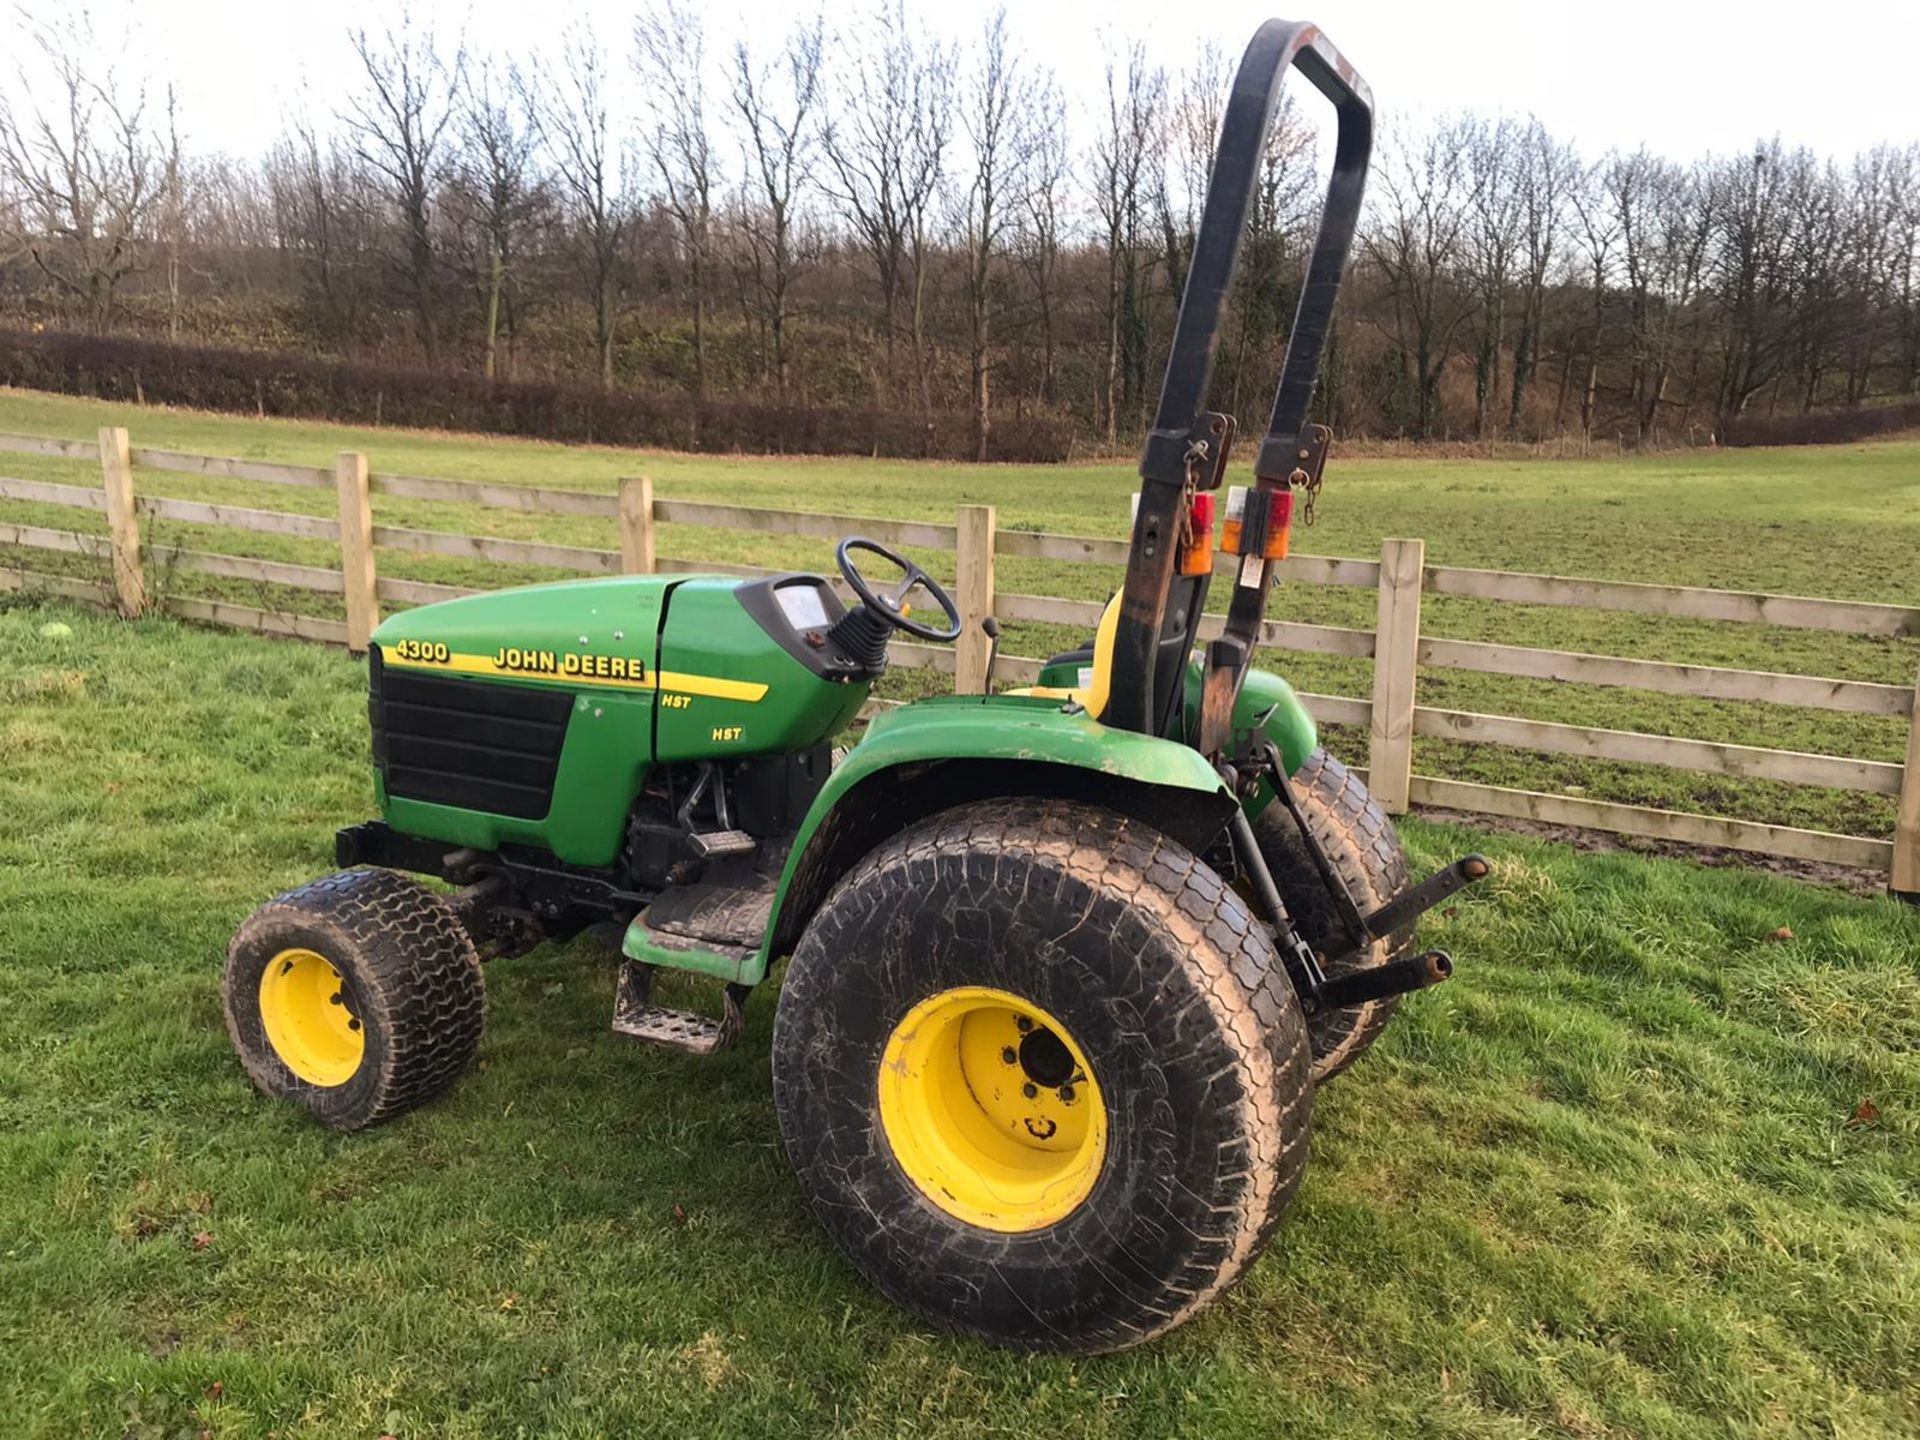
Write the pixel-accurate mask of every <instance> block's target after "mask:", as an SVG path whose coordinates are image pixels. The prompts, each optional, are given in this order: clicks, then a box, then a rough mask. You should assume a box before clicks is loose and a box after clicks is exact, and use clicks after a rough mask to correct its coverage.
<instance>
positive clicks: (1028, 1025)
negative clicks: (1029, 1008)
mask: <svg viewBox="0 0 1920 1440" xmlns="http://www.w3.org/2000/svg"><path fill="white" fill-rule="evenodd" d="M1013 1023H1014V1027H1015V1028H1016V1029H1017V1030H1019V1032H1020V1033H1021V1034H1022V1035H1024V1034H1026V1033H1027V1032H1028V1031H1029V1030H1031V1029H1033V1021H1031V1020H1029V1019H1028V1018H1027V1017H1026V1016H1024V1015H1022V1016H1021V1017H1020V1018H1019V1019H1017V1020H1015V1021H1014V1022H1013Z"/></svg>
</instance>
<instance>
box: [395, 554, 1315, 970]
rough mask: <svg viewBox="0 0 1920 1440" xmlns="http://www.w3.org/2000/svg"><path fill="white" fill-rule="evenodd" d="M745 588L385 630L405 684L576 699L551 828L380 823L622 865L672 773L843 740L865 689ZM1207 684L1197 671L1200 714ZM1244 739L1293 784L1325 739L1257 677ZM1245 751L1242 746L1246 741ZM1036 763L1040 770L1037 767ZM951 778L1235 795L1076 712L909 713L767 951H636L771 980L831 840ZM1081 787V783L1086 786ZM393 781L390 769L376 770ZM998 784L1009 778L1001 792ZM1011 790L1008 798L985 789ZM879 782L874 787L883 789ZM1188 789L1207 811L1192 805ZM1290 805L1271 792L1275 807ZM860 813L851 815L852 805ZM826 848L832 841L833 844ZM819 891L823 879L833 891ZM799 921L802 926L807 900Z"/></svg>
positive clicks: (868, 749) (538, 821)
mask: <svg viewBox="0 0 1920 1440" xmlns="http://www.w3.org/2000/svg"><path fill="white" fill-rule="evenodd" d="M741 584H742V582H741V581H739V580H737V579H732V578H728V577H720V576H712V577H708V576H628V577H620V578H614V579H601V580H582V581H575V582H569V583H563V584H554V585H537V586H530V587H526V588H523V589H517V590H504V591H496V592H492V593H489V594H484V595H474V596H468V597H464V598H461V599H457V600H449V601H445V602H442V603H440V604H436V605H426V606H421V607H420V608H418V609H415V610H409V611H405V612H403V613H402V614H399V615H396V616H394V617H393V618H392V619H390V620H388V621H387V622H386V623H385V624H383V625H381V626H380V628H379V629H378V630H376V631H375V632H374V636H373V641H374V645H375V647H376V648H377V650H378V652H379V656H380V663H381V665H382V666H383V668H384V669H385V670H386V671H387V672H394V671H398V670H410V671H414V672H418V673H425V674H439V675H452V676H461V677H465V678H469V679H475V678H477V679H483V680H485V681H487V682H488V683H493V684H500V685H511V686H531V687H538V688H541V689H545V690H554V689H559V690H564V691H566V692H568V693H570V694H571V695H572V696H573V702H572V708H571V710H570V711H569V713H568V719H567V728H566V735H565V739H564V742H563V745H562V748H561V752H560V759H559V768H558V772H557V775H556V778H555V782H554V787H553V799H552V803H551V806H550V807H549V809H548V812H547V813H546V814H545V815H543V816H540V817H537V818H516V817H513V816H507V815H496V814H488V813H483V812H480V811H476V810H468V809H462V808H460V807H458V806H454V805H445V804H435V803H431V802H428V801H424V800H418V799H410V798H407V797H403V796H395V795H390V794H388V793H387V789H386V785H385V782H384V779H380V780H379V781H377V784H378V788H379V799H380V808H381V812H382V814H383V815H384V816H385V818H386V820H387V823H388V824H389V825H390V826H391V827H392V828H393V829H394V830H395V831H396V832H398V833H400V834H404V835H408V836H414V837H418V838H422V839H429V840H436V841H444V842H446V843H447V844H449V845H456V846H464V847H469V848H472V849H475V850H481V851H490V850H497V849H498V848H499V847H500V846H501V845H503V844H519V845H527V846H532V847H536V848H539V849H542V850H545V851H547V852H549V853H551V854H552V855H553V856H555V857H556V858H557V859H559V860H562V861H565V862H567V863H568V864H572V865H580V866H589V867H594V868H605V867H608V866H611V865H613V864H614V863H615V862H616V861H617V859H618V858H619V854H620V849H621V845H622V843H623V840H624V837H625V834H626V827H627V820H628V816H629V814H630V813H631V811H632V808H633V804H634V800H635V798H636V797H637V796H638V795H639V794H640V791H641V788H642V786H643V785H644V784H645V782H646V778H647V772H648V770H649V769H650V768H651V767H652V766H653V765H655V764H666V763H681V762H687V761H693V760H726V759H733V758H745V757H747V756H750V755H766V754H789V753H793V752H796V751H800V750H804V749H807V748H808V747H810V746H814V745H818V744H821V743H822V742H824V741H826V740H828V739H830V738H831V737H832V736H834V735H836V734H838V733H839V732H840V731H841V730H843V729H844V728H845V727H846V726H847V725H848V724H849V723H851V721H852V720H853V717H854V716H855V714H857V713H858V711H859V709H860V706H861V704H862V703H863V702H864V701H865V700H866V698H867V691H868V688H869V687H868V686H867V685H866V684H864V683H851V684H849V683H842V682H835V681H829V680H826V679H823V678H822V677H821V676H819V675H816V674H814V673H813V672H812V671H811V670H809V669H808V668H807V667H806V666H805V665H803V664H802V663H801V662H800V661H799V660H798V659H796V658H795V657H794V656H793V655H792V654H790V653H788V651H787V650H786V649H785V648H783V647H782V645H781V644H780V642H779V641H778V640H777V639H775V638H774V636H772V635H771V634H769V633H768V631H767V630H766V629H765V628H763V627H762V626H761V625H760V623H759V622H758V621H756V620H755V619H754V618H753V616H752V615H750V614H749V613H748V612H747V610H746V608H745V607H744V606H743V605H742V603H741V600H740V596H739V591H740V587H741ZM1078 668H1079V667H1078V664H1077V663H1074V662H1063V663H1061V664H1059V665H1054V666H1050V667H1048V669H1047V670H1046V671H1045V672H1043V674H1042V677H1041V683H1042V684H1043V685H1051V686H1058V687H1062V688H1070V687H1072V686H1073V685H1075V684H1076V683H1077V680H1078V675H1077V672H1078ZM1199 683H1200V676H1199V670H1198V668H1197V667H1194V668H1192V669H1191V670H1190V673H1189V676H1188V683H1187V697H1186V699H1187V706H1188V709H1189V712H1191V711H1192V709H1193V708H1194V707H1195V706H1196V705H1197V704H1198V697H1199ZM1235 720H1236V725H1237V727H1238V729H1239V731H1240V734H1241V735H1244V734H1245V733H1247V732H1249V731H1251V730H1252V729H1253V728H1254V727H1255V726H1256V725H1257V726H1259V727H1260V728H1261V729H1262V730H1263V731H1264V732H1265V734H1266V735H1267V736H1268V737H1269V738H1270V739H1272V740H1273V741H1274V743H1275V744H1276V745H1278V746H1279V748H1280V751H1281V754H1282V756H1283V758H1284V760H1285V763H1286V766H1287V769H1288V770H1289V772H1291V771H1293V770H1296V769H1298V768H1299V766H1300V765H1301V764H1302V763H1303V762H1304V761H1305V760H1306V758H1307V756H1308V754H1310V753H1311V752H1312V750H1313V747H1314V744H1315V743H1316V736H1315V730H1314V724H1313V719H1312V717H1311V716H1309V715H1308V714H1307V712H1306V710H1305V708H1304V707H1302V706H1301V704H1300V702H1299V700H1298V699H1297V698H1296V697H1295V695H1294V693H1293V690H1292V687H1291V686H1289V685H1288V684H1287V682H1286V681H1284V680H1282V679H1280V678H1279V677H1278V676H1277V675H1273V674H1270V673H1268V672H1266V671H1261V670H1255V671H1251V672H1250V673H1249V674H1248V676H1247V679H1246V683H1245V686H1244V688H1243V690H1242V693H1241V696H1240V700H1239V704H1238V706H1237V707H1236V710H1235ZM1238 738H1239V737H1236V739H1238ZM1028 766H1032V767H1034V769H1033V770H1032V771H1031V772H1029V771H1028V770H1027V769H1026V768H1025V767H1028ZM935 769H938V770H939V771H940V772H941V774H942V777H943V783H944V784H945V785H947V786H948V787H949V788H948V789H947V790H944V791H942V792H941V793H942V794H970V793H1000V794H1007V793H1047V794H1076V795H1095V796H1099V795H1111V796H1113V797H1115V798H1116V801H1117V800H1118V797H1119V796H1120V793H1121V791H1122V790H1126V791H1127V792H1128V793H1129V794H1131V795H1132V796H1133V797H1134V798H1133V803H1136V804H1137V803H1138V802H1139V797H1140V795H1141V794H1142V793H1146V792H1151V793H1152V794H1155V795H1157V796H1159V797H1160V802H1159V803H1161V805H1162V807H1163V809H1164V808H1165V807H1166V806H1173V807H1175V808H1174V809H1173V810H1171V811H1168V812H1167V813H1169V814H1171V815H1174V816H1176V817H1188V818H1190V817H1193V816H1199V815H1205V816H1210V817H1214V818H1213V819H1212V821H1211V823H1213V824H1215V825H1217V824H1218V823H1219V822H1218V818H1217V817H1218V815H1219V813H1220V811H1221V810H1222V809H1223V808H1224V809H1226V810H1227V811H1228V812H1229V813H1230V809H1231V805H1232V800H1231V798H1230V797H1229V796H1228V795H1227V792H1226V790H1225V788H1224V787H1223V786H1222V784H1221V782H1220V778H1219V776H1218V775H1217V774H1215V773H1214V770H1213V768H1212V766H1210V765H1209V764H1208V763H1207V761H1206V759H1205V758H1204V757H1203V756H1201V755H1200V754H1199V752H1197V751H1196V750H1194V749H1193V748H1192V747H1190V746H1188V745H1185V744H1183V743H1181V742H1179V741H1176V740H1163V739H1158V738H1155V737H1152V736H1147V735H1140V734H1136V733H1134V732H1132V731H1127V730H1117V729H1109V728H1108V727H1106V726H1104V725H1101V724H1100V723H1099V722H1098V721H1097V720H1095V719H1094V718H1093V717H1092V716H1090V715H1088V714H1086V713H1085V712H1084V711H1082V710H1080V709H1079V708H1078V707H1076V706H1073V705H1063V704H1062V703H1061V702H1060V701H1059V700H1057V699H1043V698H1039V697H1033V696H1015V695H997V696H993V697H990V698H983V697H980V696H943V697H939V698H935V699H928V700H921V701H918V702H915V703H914V704H911V705H905V706H902V707H900V708H899V709H896V710H892V711H889V712H887V713H886V714H883V715H882V716H880V717H879V718H878V719H876V720H875V721H874V722H873V723H872V724H871V725H870V726H868V728H867V732H866V734H865V736H864V737H863V738H862V740H861V742H860V743H859V744H858V745H857V746H855V747H854V748H853V750H852V751H851V752H850V753H849V754H848V756H847V758H846V759H845V761H844V762H843V763H842V764H841V765H840V766H839V767H838V768H836V769H835V770H834V772H833V774H832V775H831V776H830V777H829V778H828V780H827V783H826V785H825V787H824V788H823V789H822V790H821V791H820V793H819V795H818V796H816V797H815V799H814V801H813V804H812V805H811V807H810V808H809V810H808V812H807V815H806V818H805V819H804V820H803V821H802V822H801V824H800V827H799V829H798V831H797V832H796V834H795V836H794V841H793V847H792V850H791V852H790V853H789V855H788V857H787V863H786V868H785V870H784V872H783V873H782V876H781V880H780V887H779V890H778V891H777V893H776V897H775V901H774V908H773V914H772V918H771V921H770V923H769V925H768V928H767V931H766V934H765V936H764V937H763V938H762V941H761V944H760V947H759V950H758V952H757V953H754V954H752V955H749V956H739V955H725V954H720V953H711V954H709V953H706V952H700V951H688V950H685V949H683V948H678V947H676V948H674V949H671V950H662V949H658V948H656V947H655V946H653V945H652V944H651V943H650V942H649V940H648V938H647V932H646V929H645V926H644V925H643V924H640V923H639V922H636V923H635V924H634V926H633V927H632V928H631V929H630V931H629V933H628V937H627V943H626V947H625V948H626V951H627V953H628V954H629V955H631V956H634V957H635V958H638V959H644V960H647V961H649V962H652V963H656V964H668V965H674V966H678V967H680V968H683V969H693V970H700V971H703V972H706V973H709V974H714V975H719V976H721V977H722V978H725V979H728V980H737V981H741V982H744V983H747V984H754V983H757V982H758V981H760V980H761V979H763V978H764V977H765V975H766V971H767V967H768V965H769V964H770V963H771V962H772V961H773V960H774V959H775V958H776V956H775V953H774V952H775V950H776V947H780V948H784V947H782V946H781V940H782V925H783V921H784V922H785V923H786V929H787V930H788V931H790V932H791V931H794V928H795V926H796V925H798V924H799V923H801V922H803V921H804V919H805V918H806V915H807V914H809V913H810V907H811V905H812V904H815V903H817V902H818V899H819V898H820V897H819V895H818V894H817V893H815V891H817V890H818V883H814V884H813V885H812V886H811V888H809V889H808V893H807V894H806V895H805V896H803V897H802V898H801V899H800V900H799V901H798V902H795V901H794V895H793V887H794V881H795V877H796V875H797V874H800V873H802V872H803V870H804V868H805V867H806V866H807V865H808V864H809V862H812V863H813V864H814V866H815V869H816V870H817V869H818V866H819V863H820V860H821V855H822V854H831V853H834V852H832V851H831V849H830V848H829V849H828V850H823V851H820V852H819V853H813V850H812V847H814V846H815V843H816V841H822V830H823V827H827V826H828V823H829V821H830V820H831V821H833V822H835V827H836V834H837V835H838V836H840V837H842V841H841V843H844V835H845V833H846V831H847V829H848V828H849V825H850V824H852V822H853V821H854V820H855V819H857V820H859V821H860V822H862V823H865V822H867V821H870V820H871V819H872V818H873V817H872V816H870V815H867V814H865V813H861V814H859V815H858V816H855V815H853V814H852V813H851V812H855V811H859V812H864V811H866V810H867V809H869V808H870V807H872V806H874V805H876V804H878V803H880V797H881V796H882V795H888V796H891V797H892V798H890V799H889V800H888V801H887V803H888V804H890V805H893V806H895V807H898V806H900V805H901V804H902V803H903V801H902V799H901V798H900V797H901V796H902V795H903V794H905V795H912V794H913V791H914V787H916V786H919V785H921V784H922V783H923V781H922V777H923V776H925V775H927V774H929V773H931V772H932V771H933V770H935ZM1063 772H1071V776H1069V777H1067V778H1071V777H1072V776H1077V777H1078V778H1077V779H1074V780H1073V783H1072V785H1071V786H1063V785H1062V784H1061V783H1060V782H1061V780H1062V778H1063ZM376 773H378V772H376ZM989 777H991V778H989ZM976 779H977V780H978V782H979V785H981V786H989V785H998V786H999V787H1000V788H999V789H997V790H984V789H978V788H977V787H976V786H975V781H976ZM869 782H873V783H872V784H870V783H869ZM1181 793H1186V794H1188V795H1190V796H1192V801H1191V802H1186V801H1181V800H1179V798H1178V796H1179V795H1180V794H1181ZM1270 799H1271V795H1270V794H1262V795H1257V796H1255V797H1254V799H1253V800H1252V801H1251V802H1249V805H1248V808H1249V809H1250V810H1253V811H1257V810H1258V809H1259V808H1260V807H1261V806H1263V805H1264V804H1266V803H1267V801H1268V800H1270ZM842 807H846V808H845V809H843V808H842ZM822 843H823V844H830V842H826V841H822ZM814 880H815V882H817V881H818V876H817V875H816V876H814ZM794 903H797V904H798V906H799V907H800V908H797V909H794V910H793V913H791V914H789V913H788V909H789V906H790V904H794Z"/></svg>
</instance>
